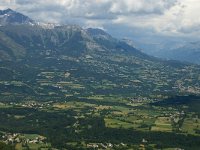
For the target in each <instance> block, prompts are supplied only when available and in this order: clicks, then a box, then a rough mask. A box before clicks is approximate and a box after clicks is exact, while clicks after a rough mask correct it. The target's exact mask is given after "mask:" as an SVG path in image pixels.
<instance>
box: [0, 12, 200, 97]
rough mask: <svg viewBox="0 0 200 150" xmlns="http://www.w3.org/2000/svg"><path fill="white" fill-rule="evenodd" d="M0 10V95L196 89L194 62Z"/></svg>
mask: <svg viewBox="0 0 200 150" xmlns="http://www.w3.org/2000/svg"><path fill="white" fill-rule="evenodd" d="M0 14H1V19H0V24H1V26H0V61H1V64H0V71H1V74H0V79H1V84H0V90H1V95H3V96H5V95H7V94H8V93H10V94H11V95H18V96H19V95H20V96H25V95H26V96H30V95H31V96H35V97H40V96H49V95H54V96H58V97H59V96H64V95H73V96H78V97H81V96H85V95H92V94H120V95H129V96H131V95H132V96H136V95H150V94H155V95H157V94H158V93H159V94H161V93H162V94H164V95H165V94H169V93H170V94H174V93H184V94H185V93H195V94H196V93H200V89H199V72H200V70H199V67H198V66H196V65H189V64H186V63H180V62H176V61H163V60H161V59H157V58H155V57H152V56H149V55H147V54H144V53H143V52H141V51H140V50H138V49H136V48H135V47H134V46H133V45H131V44H130V42H127V41H125V40H118V39H116V38H114V37H112V36H111V35H109V34H108V33H106V32H105V31H103V30H101V29H93V28H88V29H83V28H82V27H80V26H77V25H54V24H45V23H36V21H33V20H32V19H30V18H29V17H26V16H25V15H23V14H21V13H18V12H15V11H13V10H11V9H7V10H3V11H1V12H0ZM191 72H192V74H191ZM66 76H67V77H66ZM16 82H17V83H18V84H19V85H18V84H16ZM67 83H68V84H69V85H67ZM8 89H9V90H8Z"/></svg>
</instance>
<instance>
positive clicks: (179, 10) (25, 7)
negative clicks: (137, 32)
mask: <svg viewBox="0 0 200 150" xmlns="http://www.w3.org/2000/svg"><path fill="white" fill-rule="evenodd" d="M7 7H10V8H13V9H15V10H17V11H20V12H22V13H24V14H26V15H28V16H30V17H32V18H33V19H35V20H40V21H45V22H55V23H73V24H74V23H76V24H80V25H82V26H90V27H101V28H106V26H110V25H113V26H115V25H116V26H120V25H121V27H122V28H121V29H122V30H123V29H124V30H125V28H128V29H129V30H131V29H132V30H134V29H141V30H143V31H145V30H146V31H152V32H155V33H157V34H166V35H179V36H180V35H197V34H199V33H200V16H199V15H198V11H199V9H200V3H199V0H156V1H155V0H58V1H52V0H34V1H30V0H1V1H0V8H1V9H3V8H7ZM125 31H127V30H125Z"/></svg>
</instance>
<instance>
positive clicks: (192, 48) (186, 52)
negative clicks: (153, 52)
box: [157, 42, 200, 64]
mask: <svg viewBox="0 0 200 150" xmlns="http://www.w3.org/2000/svg"><path fill="white" fill-rule="evenodd" d="M157 56H158V57H161V58H165V59H173V60H179V61H184V62H190V63H195V64H200V42H190V43H186V44H184V45H181V46H179V47H177V48H173V49H169V50H163V51H159V52H158V53H157Z"/></svg>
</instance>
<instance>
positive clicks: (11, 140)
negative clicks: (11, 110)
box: [1, 133, 46, 144]
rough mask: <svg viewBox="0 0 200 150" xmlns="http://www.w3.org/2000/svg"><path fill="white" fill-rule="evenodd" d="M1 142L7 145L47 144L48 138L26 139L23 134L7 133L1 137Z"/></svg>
mask: <svg viewBox="0 0 200 150" xmlns="http://www.w3.org/2000/svg"><path fill="white" fill-rule="evenodd" d="M1 140H2V141H3V142H5V143H6V144H16V143H23V144H28V143H34V144H39V143H45V140H46V138H45V137H43V136H36V137H34V138H26V137H25V136H24V135H23V134H20V133H5V134H3V135H2V136H1Z"/></svg>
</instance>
